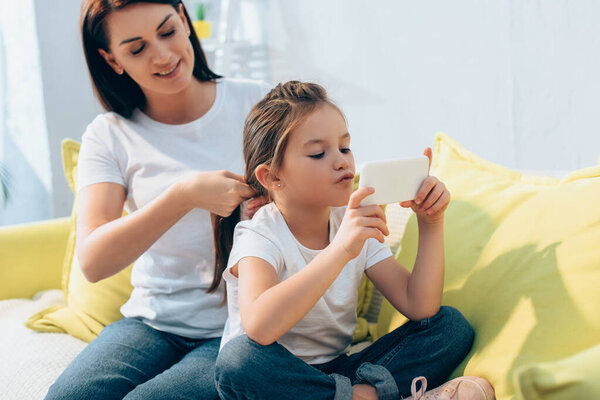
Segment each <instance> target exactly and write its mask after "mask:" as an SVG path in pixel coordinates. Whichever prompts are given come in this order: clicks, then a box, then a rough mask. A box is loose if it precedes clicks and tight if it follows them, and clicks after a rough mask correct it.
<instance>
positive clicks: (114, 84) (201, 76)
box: [80, 0, 221, 118]
mask: <svg viewBox="0 0 600 400" xmlns="http://www.w3.org/2000/svg"><path fill="white" fill-rule="evenodd" d="M134 3H158V4H170V5H171V6H173V8H174V9H175V10H176V11H179V5H180V4H181V6H182V7H183V13H184V14H185V18H186V20H187V25H188V28H189V30H190V32H191V34H190V42H191V43H192V48H193V49H194V70H193V75H194V77H196V79H198V80H199V81H201V82H204V81H210V80H214V79H217V78H221V76H220V75H217V74H215V73H214V72H212V71H211V70H210V69H209V68H208V65H207V62H206V56H205V55H204V51H202V46H200V41H199V40H198V37H197V36H196V33H195V31H194V28H193V26H192V21H191V20H190V16H189V15H188V12H187V10H186V9H185V6H184V5H183V3H182V2H181V0H84V1H83V3H82V6H81V20H80V29H81V38H82V41H83V51H84V53H85V60H86V62H87V66H88V70H89V73H90V77H91V79H92V85H93V87H94V91H95V92H96V96H97V97H98V99H99V100H100V103H101V104H102V106H103V107H104V109H106V110H107V111H114V112H116V113H118V114H121V115H122V116H123V117H125V118H129V117H130V116H131V114H132V113H133V111H134V110H135V109H136V108H143V107H144V106H145V105H146V96H144V93H143V92H142V89H141V88H140V86H139V85H138V84H137V83H136V82H135V81H134V80H133V79H131V77H130V76H129V75H127V73H126V72H125V73H123V74H122V75H119V74H117V73H116V72H115V71H114V70H113V69H112V68H111V67H110V66H109V65H108V63H107V62H106V61H105V60H104V58H103V57H102V56H101V55H100V52H99V51H98V49H102V50H105V51H109V38H108V32H107V29H106V23H105V22H106V17H107V16H108V15H109V14H110V13H112V12H114V11H116V10H120V9H122V8H125V7H127V6H128V5H130V4H134Z"/></svg>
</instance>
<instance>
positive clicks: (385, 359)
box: [378, 336, 408, 367]
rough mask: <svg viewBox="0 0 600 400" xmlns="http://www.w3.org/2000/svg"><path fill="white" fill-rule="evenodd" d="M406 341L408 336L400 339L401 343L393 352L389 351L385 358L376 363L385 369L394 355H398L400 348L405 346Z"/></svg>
mask: <svg viewBox="0 0 600 400" xmlns="http://www.w3.org/2000/svg"><path fill="white" fill-rule="evenodd" d="M407 340H408V336H405V337H404V339H402V341H401V342H400V343H398V344H397V345H396V346H395V347H394V349H393V350H391V351H390V352H388V353H387V354H386V356H385V357H384V358H383V359H382V360H381V361H380V362H379V363H378V364H379V365H381V366H383V367H386V366H387V365H388V364H389V363H390V361H391V360H392V359H393V358H394V357H395V356H396V354H398V352H399V351H400V348H401V347H404V345H405V344H406V341H407Z"/></svg>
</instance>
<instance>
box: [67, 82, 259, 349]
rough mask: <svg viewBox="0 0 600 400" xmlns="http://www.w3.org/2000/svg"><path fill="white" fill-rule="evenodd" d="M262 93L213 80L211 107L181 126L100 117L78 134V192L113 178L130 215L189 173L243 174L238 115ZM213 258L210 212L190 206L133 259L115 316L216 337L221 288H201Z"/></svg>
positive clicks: (222, 314) (221, 317)
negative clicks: (123, 299)
mask: <svg viewBox="0 0 600 400" xmlns="http://www.w3.org/2000/svg"><path fill="white" fill-rule="evenodd" d="M268 91H269V87H268V86H267V85H266V84H265V83H262V82H255V81H250V80H237V79H219V80H218V81H217V85H216V97H215V101H214V104H213V105H212V107H211V108H210V110H209V111H208V112H207V113H206V114H205V115H203V116H202V117H201V118H199V119H197V120H195V121H192V122H190V123H187V124H182V125H168V124H164V123H160V122H157V121H154V120H152V119H151V118H150V117H148V116H147V115H145V114H144V113H142V112H141V111H139V110H136V111H134V113H133V115H132V116H131V118H123V117H122V116H120V115H118V114H115V113H110V112H109V113H105V114H101V115H99V116H98V117H97V118H96V119H94V121H93V122H92V123H91V124H90V125H89V126H88V127H87V130H86V131H85V133H84V135H83V137H82V145H81V150H80V153H79V160H78V175H77V191H78V192H79V191H81V189H83V188H85V187H86V186H89V185H92V184H95V183H100V182H114V183H118V184H120V185H123V186H124V187H125V188H126V192H127V193H126V195H127V198H126V202H125V209H126V210H127V211H128V212H129V213H132V212H135V211H136V210H138V209H140V208H142V207H144V206H145V205H146V204H148V203H150V202H151V201H153V200H154V199H155V198H157V197H158V196H159V195H160V194H162V193H164V192H165V191H166V190H167V189H168V188H169V187H170V186H171V185H173V184H174V183H175V182H177V181H180V180H182V179H184V178H185V177H188V176H190V175H192V174H195V173H198V172H201V171H214V170H222V169H224V170H229V171H231V172H234V173H237V174H241V175H243V173H244V168H243V167H244V162H243V158H242V131H243V124H244V120H245V119H246V116H247V115H248V113H249V111H250V109H251V108H252V107H253V106H254V104H256V103H257V102H258V101H259V100H260V99H262V98H263V96H264V95H265V94H266V93H267V92H268ZM214 260H215V258H214V245H213V233H212V226H211V221H210V216H209V212H208V211H207V210H203V209H194V210H192V211H190V212H189V213H187V214H186V215H185V216H184V217H183V218H181V219H180V220H179V221H178V222H177V223H176V224H175V225H173V226H172V227H171V228H170V229H169V230H168V231H167V232H165V233H164V234H163V235H162V236H161V237H160V238H159V239H158V240H157V241H156V242H155V243H154V244H153V245H152V246H151V247H150V248H149V249H148V250H147V251H146V252H145V253H144V254H142V255H141V256H140V257H139V258H138V259H137V261H135V263H134V266H133V269H132V273H131V283H132V284H133V292H132V293H131V296H130V298H129V300H128V301H127V303H125V304H124V305H123V306H122V308H121V313H122V314H123V315H124V316H126V317H138V318H141V319H142V320H143V321H144V322H145V323H147V324H148V325H150V326H152V327H154V328H156V329H158V330H161V331H166V332H171V333H174V334H177V335H181V336H185V337H190V338H212V337H218V336H221V334H222V331H223V326H224V324H225V321H226V319H227V310H226V308H225V307H223V306H221V305H222V302H223V290H222V287H221V288H220V289H219V290H217V291H216V292H214V293H211V294H207V293H206V289H207V288H208V287H209V285H210V284H211V283H212V280H213V271H214Z"/></svg>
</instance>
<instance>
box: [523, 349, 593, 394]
mask: <svg viewBox="0 0 600 400" xmlns="http://www.w3.org/2000/svg"><path fill="white" fill-rule="evenodd" d="M599 371H600V345H598V346H594V347H592V348H591V349H588V350H586V351H583V352H581V353H578V354H576V355H574V356H571V357H568V358H566V359H564V360H560V361H556V362H547V363H537V364H530V365H525V366H523V367H521V368H519V369H518V370H517V371H516V373H515V379H514V381H515V387H516V388H517V393H518V395H519V396H520V397H522V398H525V399H534V400H562V399H598V398H600V379H598V378H599V375H598V374H599Z"/></svg>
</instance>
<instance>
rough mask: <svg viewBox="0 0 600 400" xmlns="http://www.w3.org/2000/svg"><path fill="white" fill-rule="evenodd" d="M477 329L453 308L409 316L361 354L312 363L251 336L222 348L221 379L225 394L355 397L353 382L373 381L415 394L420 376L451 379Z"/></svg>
mask: <svg viewBox="0 0 600 400" xmlns="http://www.w3.org/2000/svg"><path fill="white" fill-rule="evenodd" d="M473 336H474V334H473V329H472V328H471V326H470V325H469V323H468V322H467V320H466V319H465V318H464V317H463V315H462V314H461V313H460V312H459V311H458V310H456V309H454V308H452V307H441V309H440V311H439V312H438V313H437V314H436V315H434V316H433V317H431V318H427V319H424V320H421V321H409V322H407V323H406V324H404V325H402V326H400V327H399V328H397V329H396V330H394V331H392V332H390V333H388V334H387V335H385V336H383V337H381V338H380V339H379V340H377V341H376V342H375V343H373V344H372V345H370V346H369V347H367V348H366V349H364V350H363V351H361V352H359V353H355V354H352V355H350V356H348V355H345V354H344V355H341V356H339V357H337V358H336V359H334V360H332V361H330V362H327V363H325V364H319V365H309V364H307V363H305V362H304V361H302V360H301V359H299V358H298V357H296V356H294V355H293V354H292V353H290V352H289V351H288V350H286V349H285V348H284V347H283V346H281V345H280V344H278V343H273V344H271V345H269V346H261V345H259V344H258V343H256V342H254V341H252V340H250V339H249V338H248V337H247V336H245V335H244V336H239V337H237V338H235V339H232V340H231V341H229V342H228V343H227V344H226V345H225V346H224V347H223V349H222V350H221V352H220V353H219V356H218V358H217V365H216V372H215V376H216V384H217V391H218V393H219V396H220V397H221V398H222V399H228V400H229V399H278V400H279V399H281V400H283V399H310V400H319V399H335V400H338V399H340V400H341V399H344V400H345V399H351V398H352V385H354V384H357V383H368V384H371V385H373V386H374V387H375V388H376V389H377V395H378V397H379V399H394V400H397V399H399V398H400V396H410V385H411V382H412V379H413V378H414V377H416V376H425V377H426V378H427V382H428V386H429V387H431V388H433V387H436V386H439V385H441V384H442V383H444V382H445V380H446V378H447V377H448V376H449V375H450V373H451V372H452V371H453V370H454V369H455V368H456V367H457V366H458V364H460V362H461V361H462V360H463V359H464V358H465V356H466V355H467V353H468V352H469V350H470V349H471V345H472V343H473Z"/></svg>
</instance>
